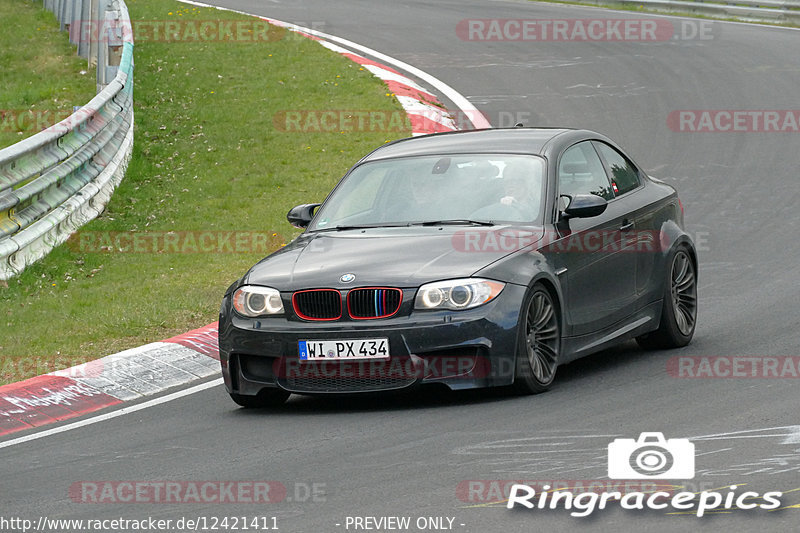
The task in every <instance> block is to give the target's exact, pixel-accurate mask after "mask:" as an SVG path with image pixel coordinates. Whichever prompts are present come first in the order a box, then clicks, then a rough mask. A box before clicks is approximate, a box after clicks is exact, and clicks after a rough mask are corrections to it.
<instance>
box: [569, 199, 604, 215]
mask: <svg viewBox="0 0 800 533" xmlns="http://www.w3.org/2000/svg"><path fill="white" fill-rule="evenodd" d="M606 207H608V202H606V200H605V198H602V197H600V196H597V195H596V194H576V195H574V196H572V198H571V199H570V202H569V204H567V207H566V208H565V209H564V215H566V216H565V218H590V217H596V216H597V215H600V214H602V213H603V211H605V210H606Z"/></svg>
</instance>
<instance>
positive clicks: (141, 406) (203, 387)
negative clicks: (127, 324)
mask: <svg viewBox="0 0 800 533" xmlns="http://www.w3.org/2000/svg"><path fill="white" fill-rule="evenodd" d="M221 384H222V378H217V379H215V380H212V381H208V382H206V383H201V384H200V385H195V386H194V387H191V388H189V389H184V390H180V391H177V392H173V393H171V394H167V395H166V396H161V397H160V398H154V399H152V400H148V401H146V402H143V403H139V404H136V405H131V406H130V407H123V408H122V409H117V410H116V411H111V412H109V413H104V414H102V415H97V416H93V417H91V418H86V419H84V420H79V421H77V422H73V423H71V424H66V425H64V426H59V427H57V428H53V429H47V430H45V431H39V432H38V433H31V434H30V435H25V436H24V437H18V438H16V439H11V440H7V441H5V442H0V448H8V447H10V446H15V445H17V444H22V443H24V442H30V441H32V440H36V439H41V438H43V437H49V436H50V435H55V434H58V433H64V432H65V431H70V430H71V429H78V428H81V427H84V426H90V425H92V424H97V423H98V422H105V421H106V420H111V419H112V418H117V417H119V416H122V415H127V414H129V413H135V412H136V411H141V410H142V409H147V408H148V407H153V406H156V405H160V404H162V403H167V402H171V401H172V400H177V399H178V398H182V397H184V396H189V395H191V394H194V393H196V392H201V391H204V390H206V389H210V388H212V387H216V386H218V385H221Z"/></svg>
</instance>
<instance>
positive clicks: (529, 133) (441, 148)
mask: <svg viewBox="0 0 800 533" xmlns="http://www.w3.org/2000/svg"><path fill="white" fill-rule="evenodd" d="M576 131H577V130H573V129H569V128H492V129H484V130H466V131H453V132H447V133H434V134H431V135H422V136H419V137H410V138H408V139H401V140H399V141H395V142H392V143H389V144H386V145H384V146H381V147H380V148H378V149H376V150H375V151H373V152H372V153H371V154H369V155H368V156H366V157H365V158H364V159H363V161H374V160H377V159H387V158H394V157H408V156H417V155H435V154H445V153H447V154H463V153H467V154H468V153H515V154H542V151H543V148H544V147H545V145H546V144H547V143H548V141H550V140H552V139H553V138H554V137H557V136H558V135H561V134H562V133H566V132H576Z"/></svg>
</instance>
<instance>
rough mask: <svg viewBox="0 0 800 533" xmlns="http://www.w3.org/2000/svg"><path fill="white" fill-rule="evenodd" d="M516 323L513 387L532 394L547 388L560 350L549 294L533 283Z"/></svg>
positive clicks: (557, 330) (555, 310)
mask: <svg viewBox="0 0 800 533" xmlns="http://www.w3.org/2000/svg"><path fill="white" fill-rule="evenodd" d="M522 309H523V311H522V315H521V316H520V323H519V326H518V335H519V340H518V341H517V355H516V363H515V365H516V366H515V376H514V389H515V390H516V391H517V392H519V393H523V394H536V393H539V392H544V391H546V390H547V389H549V388H550V385H551V384H552V383H553V380H554V379H555V376H556V367H557V366H558V357H559V353H560V350H561V328H560V325H559V321H558V310H557V307H556V305H555V303H554V300H553V297H552V296H551V295H550V292H548V291H547V289H545V288H544V287H543V286H541V285H534V287H533V289H532V290H531V291H530V293H529V294H528V296H527V297H526V299H525V304H524V305H523V308H522Z"/></svg>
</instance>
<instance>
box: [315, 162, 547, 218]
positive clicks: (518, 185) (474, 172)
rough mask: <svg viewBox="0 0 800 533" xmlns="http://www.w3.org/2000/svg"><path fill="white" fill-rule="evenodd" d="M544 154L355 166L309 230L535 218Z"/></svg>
mask: <svg viewBox="0 0 800 533" xmlns="http://www.w3.org/2000/svg"><path fill="white" fill-rule="evenodd" d="M544 168H545V164H544V160H543V159H542V158H540V157H537V156H531V155H505V154H468V155H465V154H457V155H436V156H424V157H404V158H397V159H389V160H383V161H374V162H368V163H364V164H362V165H359V166H358V167H356V168H355V169H353V171H352V172H350V174H348V175H347V176H346V177H345V178H344V179H343V180H342V182H341V183H340V184H339V186H338V187H337V188H336V189H335V190H334V191H333V193H331V195H330V196H329V197H328V199H327V200H326V201H325V203H324V204H323V205H322V207H321V208H320V211H319V213H317V216H315V217H314V222H313V224H312V225H311V226H309V231H322V230H334V229H348V228H353V227H372V226H376V227H380V226H407V225H414V224H429V225H436V224H494V223H498V224H499V223H508V222H512V223H535V222H538V221H539V219H540V216H541V213H542V207H543V203H544V202H543V197H544V179H543V176H544Z"/></svg>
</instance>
